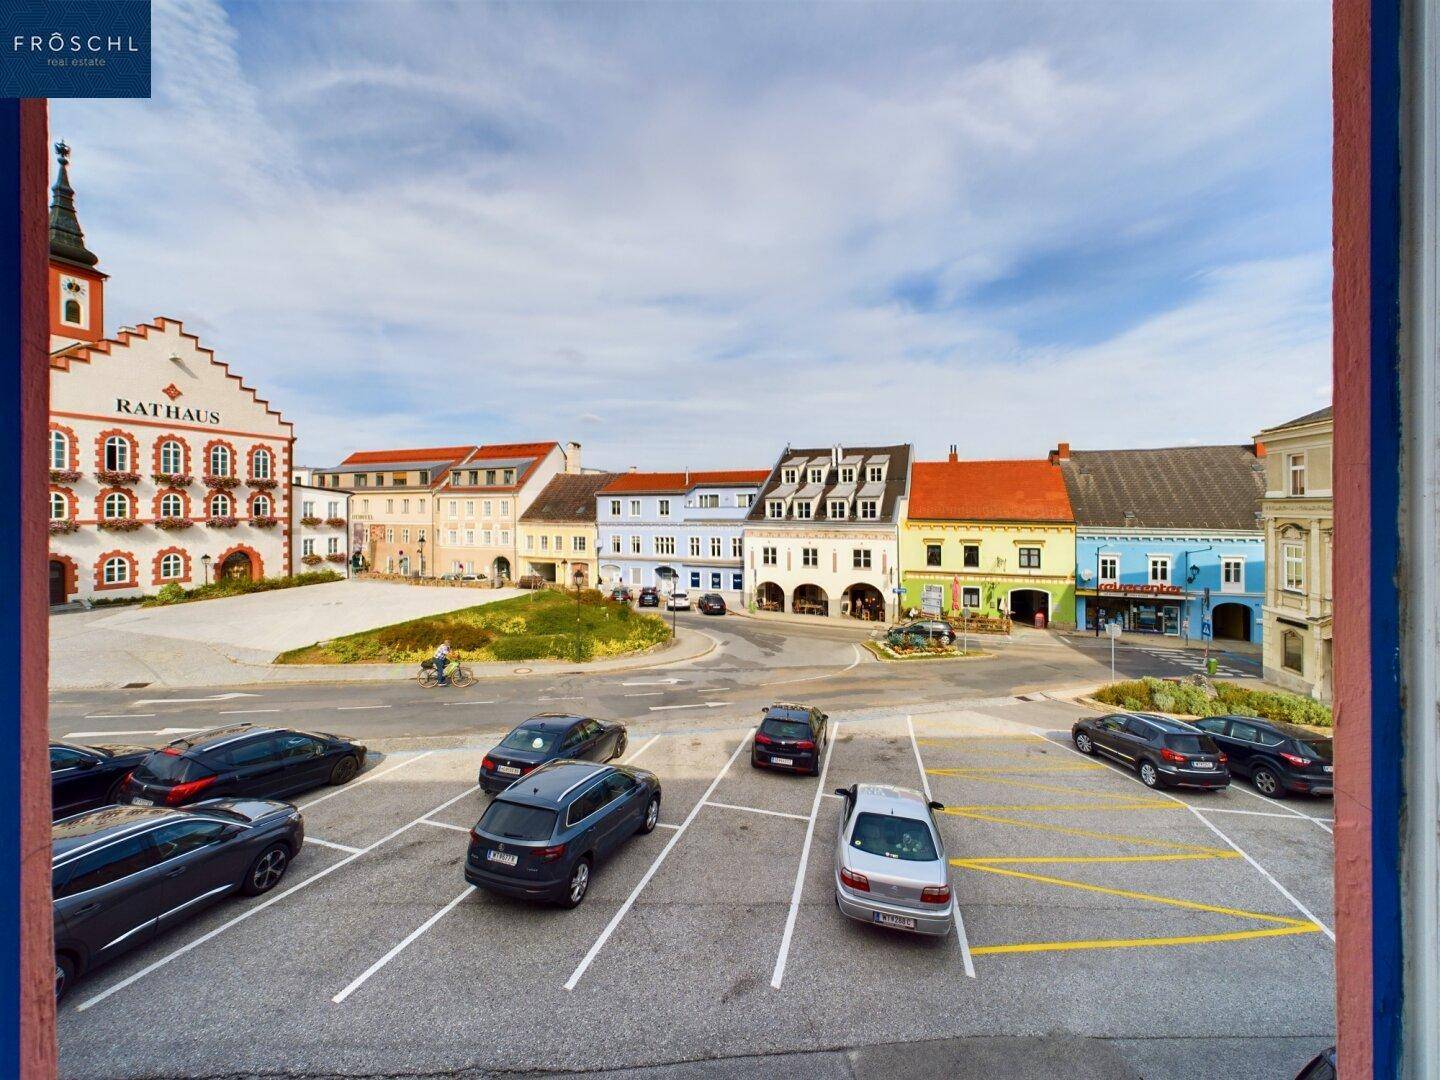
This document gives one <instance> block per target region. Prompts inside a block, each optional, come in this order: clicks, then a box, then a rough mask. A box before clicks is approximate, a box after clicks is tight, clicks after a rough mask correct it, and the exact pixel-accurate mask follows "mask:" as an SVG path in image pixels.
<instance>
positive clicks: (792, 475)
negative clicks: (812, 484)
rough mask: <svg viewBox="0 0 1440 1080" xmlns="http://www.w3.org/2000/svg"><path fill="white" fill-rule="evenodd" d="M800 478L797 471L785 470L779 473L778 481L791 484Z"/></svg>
mask: <svg viewBox="0 0 1440 1080" xmlns="http://www.w3.org/2000/svg"><path fill="white" fill-rule="evenodd" d="M799 478H800V473H799V470H797V469H785V470H783V471H782V472H781V473H780V479H781V480H782V481H783V482H784V483H787V484H793V483H795V481H796V480H798V479H799Z"/></svg>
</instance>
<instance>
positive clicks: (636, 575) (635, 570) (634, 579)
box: [630, 566, 640, 585]
mask: <svg viewBox="0 0 1440 1080" xmlns="http://www.w3.org/2000/svg"><path fill="white" fill-rule="evenodd" d="M630 584H631V585H639V584H640V568H639V567H638V566H632V567H631V568H630Z"/></svg>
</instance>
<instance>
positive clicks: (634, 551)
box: [630, 536, 640, 555]
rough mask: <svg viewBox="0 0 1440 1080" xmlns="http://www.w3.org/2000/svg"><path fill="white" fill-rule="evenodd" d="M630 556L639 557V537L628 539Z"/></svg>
mask: <svg viewBox="0 0 1440 1080" xmlns="http://www.w3.org/2000/svg"><path fill="white" fill-rule="evenodd" d="M630 554H631V555H639V554H640V537H638V536H632V537H630Z"/></svg>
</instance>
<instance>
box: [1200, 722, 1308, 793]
mask: <svg viewBox="0 0 1440 1080" xmlns="http://www.w3.org/2000/svg"><path fill="white" fill-rule="evenodd" d="M1195 726H1196V727H1198V728H1199V729H1200V730H1201V731H1205V732H1209V734H1210V737H1211V738H1212V739H1214V740H1215V745H1216V746H1218V747H1220V749H1221V750H1222V751H1223V752H1224V754H1225V756H1226V757H1227V758H1229V759H1230V761H1229V765H1230V771H1231V772H1232V773H1235V774H1236V775H1237V776H1244V777H1247V778H1248V779H1249V781H1250V782H1251V783H1252V784H1254V785H1255V790H1256V791H1258V792H1260V794H1261V795H1268V796H1269V797H1270V798H1272V799H1280V798H1284V797H1285V795H1286V794H1287V793H1289V792H1292V791H1293V792H1295V793H1297V794H1301V795H1331V794H1333V793H1334V791H1335V776H1334V773H1335V764H1334V741H1333V740H1332V739H1331V738H1330V736H1328V735H1317V734H1315V732H1313V731H1308V730H1306V729H1305V728H1302V727H1296V726H1295V725H1294V724H1281V723H1276V722H1275V721H1273V720H1261V719H1259V718H1257V717H1254V716H1207V717H1205V718H1204V719H1201V720H1197V721H1195Z"/></svg>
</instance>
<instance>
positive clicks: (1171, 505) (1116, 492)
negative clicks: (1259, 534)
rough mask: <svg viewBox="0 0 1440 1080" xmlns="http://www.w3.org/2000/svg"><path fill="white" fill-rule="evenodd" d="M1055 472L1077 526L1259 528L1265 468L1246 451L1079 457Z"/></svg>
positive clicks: (1083, 453) (1191, 449) (1089, 453)
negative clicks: (1062, 479)
mask: <svg viewBox="0 0 1440 1080" xmlns="http://www.w3.org/2000/svg"><path fill="white" fill-rule="evenodd" d="M1060 468H1061V471H1062V472H1063V473H1064V476H1065V485H1066V488H1067V489H1068V490H1069V493H1070V505H1071V507H1072V508H1073V509H1074V511H1075V524H1076V525H1079V526H1109V527H1114V528H1127V527H1128V528H1152V529H1234V530H1239V531H1244V532H1256V531H1258V530H1259V528H1260V524H1259V518H1258V516H1257V515H1258V513H1259V511H1260V503H1261V500H1262V499H1263V498H1264V496H1265V465H1264V461H1263V459H1261V458H1258V457H1256V456H1255V449H1254V447H1253V446H1251V445H1250V444H1248V443H1246V444H1244V445H1240V446H1176V447H1167V448H1164V449H1157V450H1079V451H1074V452H1072V453H1071V455H1070V458H1069V460H1068V461H1062V462H1061V464H1060ZM1127 512H1128V513H1129V515H1130V516H1128V517H1127V516H1126V514H1127Z"/></svg>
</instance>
